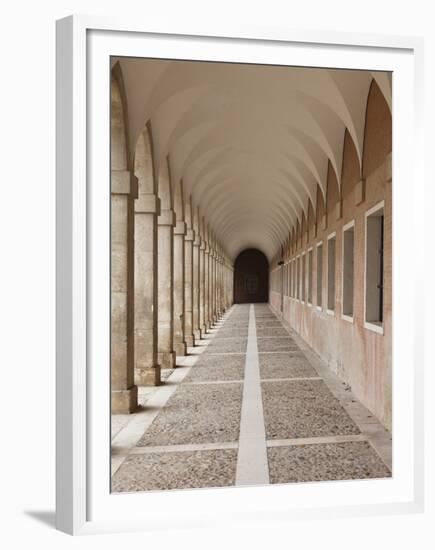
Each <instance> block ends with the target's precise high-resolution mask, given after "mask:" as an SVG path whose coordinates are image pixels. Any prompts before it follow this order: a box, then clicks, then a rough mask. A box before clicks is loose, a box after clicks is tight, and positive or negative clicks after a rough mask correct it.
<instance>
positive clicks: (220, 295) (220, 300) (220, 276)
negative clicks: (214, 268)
mask: <svg viewBox="0 0 435 550" xmlns="http://www.w3.org/2000/svg"><path fill="white" fill-rule="evenodd" d="M218 310H219V317H221V315H222V260H221V258H220V257H219V261H218Z"/></svg>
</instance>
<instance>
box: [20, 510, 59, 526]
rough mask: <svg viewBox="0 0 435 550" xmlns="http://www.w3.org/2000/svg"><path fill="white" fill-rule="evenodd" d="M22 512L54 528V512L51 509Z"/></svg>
mask: <svg viewBox="0 0 435 550" xmlns="http://www.w3.org/2000/svg"><path fill="white" fill-rule="evenodd" d="M24 513H25V514H26V516H29V517H31V518H33V519H35V520H36V521H39V523H43V524H44V525H47V526H48V527H52V528H53V529H55V528H56V512H54V511H53V510H24Z"/></svg>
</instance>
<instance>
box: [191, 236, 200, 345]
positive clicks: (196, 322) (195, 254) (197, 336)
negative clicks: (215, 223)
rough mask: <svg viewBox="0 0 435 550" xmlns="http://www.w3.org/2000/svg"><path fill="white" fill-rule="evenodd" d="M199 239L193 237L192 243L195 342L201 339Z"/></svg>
mask: <svg viewBox="0 0 435 550" xmlns="http://www.w3.org/2000/svg"><path fill="white" fill-rule="evenodd" d="M200 246H201V239H200V237H199V236H198V235H195V240H194V241H193V277H192V281H193V335H194V337H195V340H200V339H201V329H200V326H199V262H200V260H199V247H200Z"/></svg>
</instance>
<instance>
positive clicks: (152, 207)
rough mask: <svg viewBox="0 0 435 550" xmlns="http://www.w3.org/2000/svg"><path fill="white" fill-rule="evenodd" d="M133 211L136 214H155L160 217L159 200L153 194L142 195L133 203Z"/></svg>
mask: <svg viewBox="0 0 435 550" xmlns="http://www.w3.org/2000/svg"><path fill="white" fill-rule="evenodd" d="M134 211H135V212H137V213H138V214H157V216H160V199H159V197H158V196H157V195H154V193H144V194H142V195H140V196H139V198H138V199H137V200H136V201H135V203H134Z"/></svg>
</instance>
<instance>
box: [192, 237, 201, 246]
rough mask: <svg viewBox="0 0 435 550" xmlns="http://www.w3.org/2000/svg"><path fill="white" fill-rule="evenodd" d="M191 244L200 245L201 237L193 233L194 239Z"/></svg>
mask: <svg viewBox="0 0 435 550" xmlns="http://www.w3.org/2000/svg"><path fill="white" fill-rule="evenodd" d="M193 246H201V237H200V236H199V235H196V234H195V240H194V241H193Z"/></svg>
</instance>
